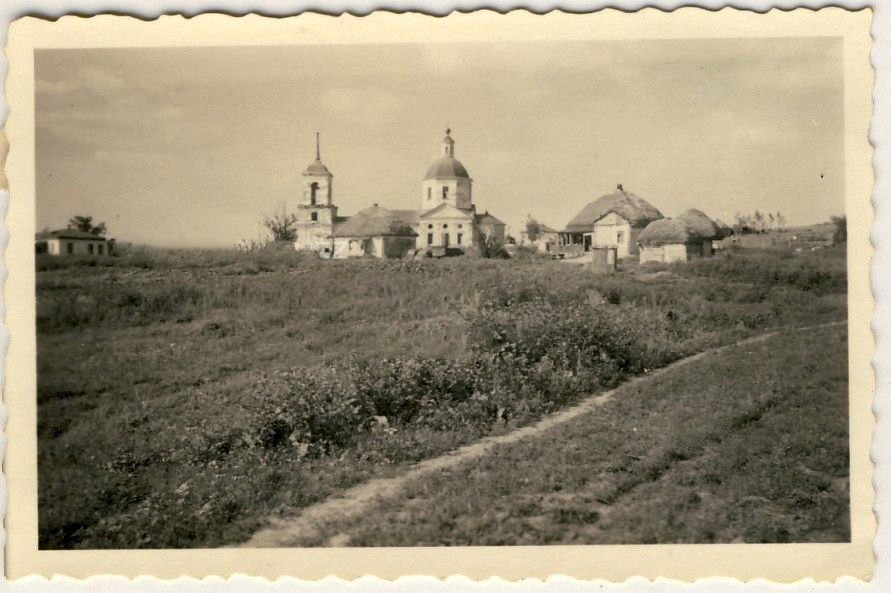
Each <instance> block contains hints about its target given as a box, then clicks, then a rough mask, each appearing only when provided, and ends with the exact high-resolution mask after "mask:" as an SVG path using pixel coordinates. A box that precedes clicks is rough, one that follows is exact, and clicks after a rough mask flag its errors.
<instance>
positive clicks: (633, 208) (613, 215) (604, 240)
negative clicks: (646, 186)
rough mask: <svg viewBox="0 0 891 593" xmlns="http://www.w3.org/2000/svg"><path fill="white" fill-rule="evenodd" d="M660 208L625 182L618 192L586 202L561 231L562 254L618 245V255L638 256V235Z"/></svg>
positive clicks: (659, 216) (579, 252) (655, 216)
mask: <svg viewBox="0 0 891 593" xmlns="http://www.w3.org/2000/svg"><path fill="white" fill-rule="evenodd" d="M661 218H662V213H661V212H659V210H658V209H657V208H656V207H655V206H653V205H652V204H650V203H649V202H647V201H646V200H644V199H643V198H641V197H639V196H636V195H634V194H633V193H631V192H627V191H625V189H624V188H623V187H622V184H619V185H617V186H616V191H615V192H613V193H611V194H606V195H603V196H601V197H599V198H598V199H596V200H594V201H593V202H591V203H589V204H587V205H586V206H585V207H584V208H582V209H581V210H580V211H579V213H578V214H576V215H575V216H574V217H573V218H572V220H570V221H569V223H568V224H567V225H566V228H564V229H563V230H561V231H560V242H559V243H560V244H559V246H558V249H559V251H560V253H563V254H566V255H580V254H581V253H584V252H588V251H590V250H591V248H592V247H615V248H616V253H617V256H618V257H619V258H626V257H631V256H634V255H637V237H638V235H639V234H640V232H641V231H642V230H643V229H644V228H645V227H646V226H647V225H648V224H649V223H651V222H652V221H654V220H659V219H661Z"/></svg>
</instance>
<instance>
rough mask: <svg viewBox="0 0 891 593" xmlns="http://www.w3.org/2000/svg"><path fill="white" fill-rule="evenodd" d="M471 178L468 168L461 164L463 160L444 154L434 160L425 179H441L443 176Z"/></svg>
mask: <svg viewBox="0 0 891 593" xmlns="http://www.w3.org/2000/svg"><path fill="white" fill-rule="evenodd" d="M455 177H463V178H469V177H470V175H469V174H468V173H467V169H465V168H464V165H462V164H461V161H459V160H458V159H456V158H455V157H452V156H444V157H442V158H441V159H439V160H437V161H434V163H433V164H432V165H430V168H429V169H427V176H426V177H424V179H441V178H455Z"/></svg>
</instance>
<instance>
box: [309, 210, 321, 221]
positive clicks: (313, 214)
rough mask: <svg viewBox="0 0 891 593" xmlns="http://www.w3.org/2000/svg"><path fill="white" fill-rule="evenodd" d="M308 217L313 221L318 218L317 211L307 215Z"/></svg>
mask: <svg viewBox="0 0 891 593" xmlns="http://www.w3.org/2000/svg"><path fill="white" fill-rule="evenodd" d="M309 219H310V220H311V221H313V222H316V221H317V220H318V219H319V213H318V212H313V213H312V214H310V215H309Z"/></svg>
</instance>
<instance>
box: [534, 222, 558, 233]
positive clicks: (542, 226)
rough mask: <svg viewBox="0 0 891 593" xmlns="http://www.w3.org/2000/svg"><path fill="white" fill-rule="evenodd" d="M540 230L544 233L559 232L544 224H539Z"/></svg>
mask: <svg viewBox="0 0 891 593" xmlns="http://www.w3.org/2000/svg"><path fill="white" fill-rule="evenodd" d="M538 229H539V230H540V231H541V232H542V233H556V232H557V229H553V228H551V227H549V226H548V225H546V224H542V223H538Z"/></svg>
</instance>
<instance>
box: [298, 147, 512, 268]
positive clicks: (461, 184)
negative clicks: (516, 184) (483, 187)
mask: <svg viewBox="0 0 891 593" xmlns="http://www.w3.org/2000/svg"><path fill="white" fill-rule="evenodd" d="M440 151H441V152H440V157H439V158H438V159H437V160H436V161H434V162H433V164H431V165H430V167H428V169H427V174H426V175H425V176H424V179H423V181H422V182H421V200H420V208H419V209H417V210H390V209H386V208H382V207H380V206H378V205H375V206H374V207H372V208H369V209H366V210H363V211H361V212H360V213H359V214H357V215H356V217H359V216H361V220H360V221H358V222H356V223H355V224H353V223H351V220H352V219H351V218H349V217H344V216H338V213H337V206H335V205H334V199H333V179H334V176H333V175H332V173H331V172H330V171H329V170H328V168H327V167H326V166H325V165H324V164H323V163H322V160H321V154H320V150H319V138H318V134H316V160H315V161H313V162H312V163H311V164H310V165H309V166H308V167H307V168H306V170H305V171H304V172H303V196H302V198H301V200H300V202H299V203H298V204H297V216H298V221H297V223H296V225H295V231H296V235H297V238H296V240H295V241H294V248H295V249H297V250H300V251H304V250H307V251H313V252H317V253H319V254H320V255H321V256H322V257H335V258H341V257H359V256H364V255H373V256H376V257H402V255H403V254H404V253H406V252H407V251H409V250H411V249H408V250H406V249H404V248H405V247H406V246H407V245H408V244H409V237H411V241H412V244H411V248H412V249H415V250H421V251H424V252H427V253H436V254H444V253H454V252H458V253H460V252H463V251H465V250H467V249H469V248H473V247H475V246H476V245H477V243H478V242H479V241H480V240H482V239H483V238H484V237H491V238H492V239H493V240H495V241H498V242H503V241H504V238H505V224H504V223H503V222H502V221H501V220H499V219H498V218H497V217H495V216H494V215H493V214H491V213H489V212H488V211H485V212H483V213H482V214H478V213H477V211H476V205H475V204H474V203H473V179H472V178H471V177H470V174H469V173H468V172H467V169H466V168H465V167H464V165H463V164H461V162H460V161H459V160H458V159H456V158H455V141H454V140H453V139H452V137H451V130H449V129H447V130H446V135H445V137H444V138H443V139H442V142H441V143H440ZM394 228H396V229H398V233H397V234H393V233H392V231H393V229H394ZM406 230H410V231H411V232H412V233H414V234H413V235H409V234H408V233H406ZM369 245H377V246H379V248H377V247H368V246H369Z"/></svg>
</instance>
